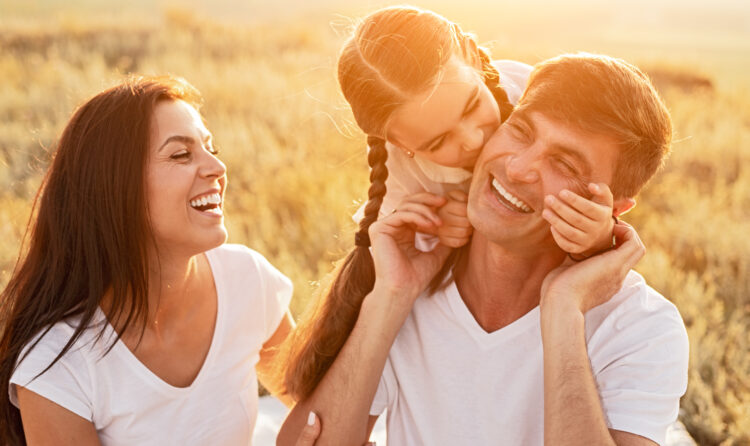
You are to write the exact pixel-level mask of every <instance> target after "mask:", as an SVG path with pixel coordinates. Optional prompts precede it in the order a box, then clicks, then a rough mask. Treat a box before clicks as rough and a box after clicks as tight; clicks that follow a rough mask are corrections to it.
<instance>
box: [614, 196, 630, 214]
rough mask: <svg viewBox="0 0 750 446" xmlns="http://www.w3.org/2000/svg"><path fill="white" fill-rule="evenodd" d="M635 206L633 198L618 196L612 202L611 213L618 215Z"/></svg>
mask: <svg viewBox="0 0 750 446" xmlns="http://www.w3.org/2000/svg"><path fill="white" fill-rule="evenodd" d="M634 207H635V199H634V198H618V199H617V200H615V202H614V203H613V204H612V215H614V216H615V217H620V216H622V215H624V214H625V213H627V212H628V211H629V210H631V209H633V208H634Z"/></svg>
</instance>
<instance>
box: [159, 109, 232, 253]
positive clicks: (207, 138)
mask: <svg viewBox="0 0 750 446" xmlns="http://www.w3.org/2000/svg"><path fill="white" fill-rule="evenodd" d="M216 154H217V152H216V151H215V149H214V147H213V145H212V141H211V134H210V133H209V132H208V130H207V129H206V127H205V125H204V124H203V120H202V119H201V116H200V114H199V113H198V111H197V110H196V109H195V108H193V107H192V106H191V105H189V104H188V103H186V102H184V101H180V100H177V101H173V100H164V101H160V102H159V103H157V104H156V106H155V107H154V113H153V117H152V123H151V136H150V144H149V159H148V167H147V172H146V197H147V200H148V203H147V205H148V213H149V218H150V220H151V228H152V231H153V235H154V239H155V241H156V244H157V248H158V249H159V251H160V252H164V251H165V250H166V251H167V252H170V253H180V254H187V255H195V254H198V253H201V252H204V251H206V250H209V249H212V248H215V247H217V246H219V245H221V244H222V243H224V241H226V238H227V230H226V228H225V227H224V213H223V208H224V188H225V187H226V182H227V177H226V166H224V164H223V163H222V162H221V161H219V159H218V158H217V157H216Z"/></svg>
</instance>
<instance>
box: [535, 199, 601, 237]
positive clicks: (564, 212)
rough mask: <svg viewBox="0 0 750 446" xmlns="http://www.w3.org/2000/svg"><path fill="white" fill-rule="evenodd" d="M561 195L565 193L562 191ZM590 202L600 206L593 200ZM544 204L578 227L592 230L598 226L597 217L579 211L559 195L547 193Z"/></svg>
mask: <svg viewBox="0 0 750 446" xmlns="http://www.w3.org/2000/svg"><path fill="white" fill-rule="evenodd" d="M563 192H564V191H563ZM571 193H572V192H571ZM561 195H563V193H562V192H561ZM578 198H581V197H578ZM581 200H584V201H588V200H585V199H584V198H581ZM588 203H589V204H590V205H592V206H598V205H597V204H594V203H591V202H588ZM544 204H545V205H546V206H547V207H548V208H549V209H551V210H553V211H554V212H555V213H556V214H557V215H559V216H560V218H562V219H563V220H565V221H566V222H567V223H568V224H570V225H572V226H575V227H576V228H579V229H582V230H584V231H590V230H593V228H595V227H596V224H597V223H596V222H597V220H596V219H594V218H591V217H589V216H588V215H587V214H586V213H581V212H579V211H578V210H577V209H574V208H573V207H571V206H570V205H568V204H567V203H565V202H563V201H562V200H561V199H558V198H557V197H554V196H552V195H547V196H546V197H545V198H544Z"/></svg>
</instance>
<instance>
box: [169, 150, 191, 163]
mask: <svg viewBox="0 0 750 446" xmlns="http://www.w3.org/2000/svg"><path fill="white" fill-rule="evenodd" d="M190 155H191V153H190V151H189V150H180V151H179V152H175V153H173V154H172V155H170V158H171V159H173V160H178V161H181V160H186V159H189V158H190Z"/></svg>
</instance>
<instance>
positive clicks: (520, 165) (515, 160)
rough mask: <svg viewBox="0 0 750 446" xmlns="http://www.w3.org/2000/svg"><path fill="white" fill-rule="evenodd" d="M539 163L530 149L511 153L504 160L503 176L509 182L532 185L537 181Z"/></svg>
mask: <svg viewBox="0 0 750 446" xmlns="http://www.w3.org/2000/svg"><path fill="white" fill-rule="evenodd" d="M539 162H540V160H539V157H538V156H536V155H535V154H534V153H533V151H532V150H530V149H527V150H524V151H520V152H516V153H512V154H510V155H508V158H507V159H506V160H505V174H506V175H507V177H508V179H509V180H511V181H515V182H518V183H534V182H536V181H539V170H538V164H539Z"/></svg>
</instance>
